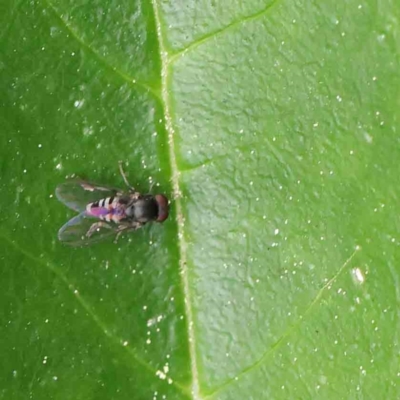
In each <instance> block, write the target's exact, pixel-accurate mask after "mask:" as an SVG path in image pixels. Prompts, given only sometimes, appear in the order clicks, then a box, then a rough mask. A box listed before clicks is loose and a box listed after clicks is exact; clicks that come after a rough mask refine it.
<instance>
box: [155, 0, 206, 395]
mask: <svg viewBox="0 0 400 400" xmlns="http://www.w3.org/2000/svg"><path fill="white" fill-rule="evenodd" d="M151 3H152V6H153V12H154V21H155V25H156V29H157V37H158V45H159V49H160V59H161V99H162V104H163V107H164V119H165V129H166V131H167V135H168V150H169V161H170V168H171V175H172V176H171V182H172V186H173V192H174V200H175V209H176V223H177V228H178V238H177V243H178V251H179V267H180V272H181V277H182V286H183V294H184V300H185V301H184V303H185V314H186V322H187V327H188V340H189V356H190V368H191V373H192V385H191V386H192V387H191V392H192V397H193V400H201V396H200V387H199V376H198V371H197V357H196V341H195V335H194V330H193V312H192V304H191V296H190V285H189V271H188V268H187V263H186V259H187V245H186V241H185V236H184V222H185V221H184V217H183V212H182V200H181V193H180V187H179V174H180V173H179V169H178V164H177V160H176V156H175V141H174V128H173V124H172V117H171V104H170V98H169V93H168V73H169V65H170V62H171V59H170V56H169V54H168V50H167V48H166V45H165V42H164V36H163V32H162V21H161V17H160V10H159V6H158V4H157V0H151Z"/></svg>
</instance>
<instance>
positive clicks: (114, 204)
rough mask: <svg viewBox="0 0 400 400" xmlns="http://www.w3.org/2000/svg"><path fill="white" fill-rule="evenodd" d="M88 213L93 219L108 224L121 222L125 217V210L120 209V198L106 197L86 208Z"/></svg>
mask: <svg viewBox="0 0 400 400" xmlns="http://www.w3.org/2000/svg"><path fill="white" fill-rule="evenodd" d="M86 212H87V213H88V214H89V215H91V216H92V217H95V218H99V219H101V220H102V221H107V222H110V221H113V222H119V221H121V219H123V218H124V217H125V213H124V209H123V208H122V207H119V201H118V197H106V198H105V199H101V200H98V201H95V202H93V203H89V204H88V205H87V206H86Z"/></svg>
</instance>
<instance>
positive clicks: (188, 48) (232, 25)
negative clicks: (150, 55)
mask: <svg viewBox="0 0 400 400" xmlns="http://www.w3.org/2000/svg"><path fill="white" fill-rule="evenodd" d="M280 1H282V0H273V1H272V2H271V3H270V4H268V5H267V6H265V7H264V8H262V9H261V10H259V11H257V12H256V13H254V14H250V15H246V16H244V17H242V18H240V19H238V20H235V21H232V22H231V23H229V24H228V25H225V26H223V27H222V28H220V29H217V30H215V31H212V32H210V33H207V34H205V35H203V36H201V37H200V38H198V39H196V40H195V41H194V42H192V43H189V44H188V45H187V46H186V47H185V48H183V49H181V50H178V51H177V52H176V53H173V54H171V57H170V61H171V62H174V61H175V60H176V59H178V58H180V57H181V56H182V55H183V54H186V53H187V52H189V51H191V50H194V49H195V48H196V47H199V46H200V45H202V44H204V43H206V42H208V41H210V40H212V39H215V38H216V37H217V36H220V35H223V34H224V33H226V32H229V31H230V30H232V29H235V28H236V27H237V26H239V25H242V24H244V23H246V22H249V21H254V20H257V19H258V18H261V17H263V16H264V15H265V14H267V13H268V12H270V11H271V9H272V8H274V7H275V6H276V5H277V4H278V3H279V2H280Z"/></svg>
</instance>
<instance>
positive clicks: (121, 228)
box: [114, 222, 143, 243]
mask: <svg viewBox="0 0 400 400" xmlns="http://www.w3.org/2000/svg"><path fill="white" fill-rule="evenodd" d="M141 226H143V223H141V222H131V223H130V224H129V225H120V226H119V227H118V229H117V236H116V237H115V240H114V243H117V242H118V239H119V237H120V236H121V235H122V234H123V233H124V232H130V231H135V230H136V229H139V228H140V227H141Z"/></svg>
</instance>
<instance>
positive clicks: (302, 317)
mask: <svg viewBox="0 0 400 400" xmlns="http://www.w3.org/2000/svg"><path fill="white" fill-rule="evenodd" d="M360 250H361V248H360V247H359V246H357V247H356V249H355V250H354V252H353V253H352V254H351V255H350V257H349V258H348V259H347V260H346V261H345V262H344V263H343V264H342V266H341V267H340V268H339V269H338V270H337V271H336V273H335V274H334V275H333V276H332V278H330V279H329V280H328V281H327V282H326V283H325V284H324V285H323V286H322V287H321V289H319V290H318V292H317V294H316V295H315V297H314V299H313V300H312V301H311V302H310V303H309V305H308V306H307V308H306V309H305V311H304V312H303V313H302V314H301V315H300V316H299V318H298V319H297V320H296V321H295V322H294V323H293V324H292V325H291V327H290V328H288V329H287V330H286V331H285V332H284V333H283V334H282V335H281V336H280V337H279V338H278V339H277V340H276V341H275V343H274V344H273V345H272V346H271V347H270V348H269V349H268V350H266V351H265V352H264V354H262V356H261V357H260V358H259V359H258V360H256V361H255V362H254V363H253V364H251V365H249V366H248V367H246V368H244V369H243V370H242V371H241V372H240V373H239V374H238V375H237V376H235V377H234V378H231V379H228V380H227V381H226V382H224V383H222V384H221V385H220V386H218V387H217V388H215V389H214V390H213V391H212V392H211V393H209V394H208V395H207V396H206V397H205V399H210V400H211V399H212V398H213V397H214V396H215V395H217V394H218V393H220V392H222V391H223V390H224V389H226V388H227V387H228V386H230V385H231V384H233V383H236V382H237V381H238V380H240V379H241V378H243V377H244V376H245V375H247V374H249V373H250V372H252V371H254V370H255V369H256V368H258V367H260V366H261V365H262V364H263V363H264V362H265V361H266V360H267V359H268V358H269V357H270V356H271V355H272V354H273V353H274V352H275V351H276V350H277V349H278V348H279V347H280V346H281V345H282V343H283V342H284V340H285V339H287V338H288V337H289V336H290V335H291V334H292V333H293V332H294V331H295V330H296V329H297V328H298V327H299V326H300V325H301V324H302V323H303V322H304V321H305V317H306V316H307V315H309V313H310V312H311V310H312V309H313V308H314V306H315V305H316V304H317V303H318V301H319V300H320V299H321V297H322V295H323V294H324V292H325V291H326V289H328V288H329V287H330V286H331V285H332V284H333V283H334V282H335V281H336V279H338V277H339V276H340V275H341V274H342V272H343V270H344V269H345V268H346V267H347V266H348V265H349V264H350V262H351V260H352V259H353V258H354V256H355V255H356V254H357V253H358V252H359V251H360ZM205 399H204V400H205Z"/></svg>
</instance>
